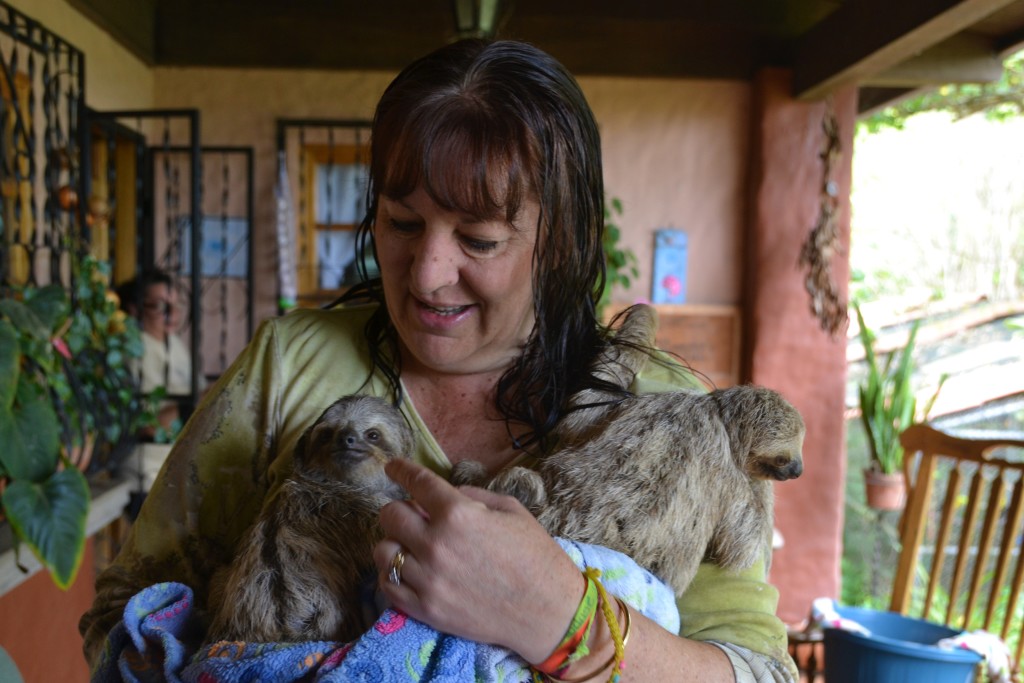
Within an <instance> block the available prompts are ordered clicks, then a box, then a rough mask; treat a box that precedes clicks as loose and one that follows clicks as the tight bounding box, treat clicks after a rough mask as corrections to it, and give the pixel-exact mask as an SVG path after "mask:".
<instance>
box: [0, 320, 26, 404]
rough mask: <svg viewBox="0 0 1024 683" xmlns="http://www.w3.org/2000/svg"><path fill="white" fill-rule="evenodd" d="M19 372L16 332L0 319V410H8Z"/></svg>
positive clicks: (12, 400) (12, 399) (19, 357)
mask: <svg viewBox="0 0 1024 683" xmlns="http://www.w3.org/2000/svg"><path fill="white" fill-rule="evenodd" d="M20 374H21V355H20V354H19V353H18V332H17V330H15V329H14V328H13V327H12V326H11V324H10V323H9V322H7V321H6V320H0V412H10V410H11V408H12V406H13V405H14V396H15V392H16V390H17V386H18V377H19V375H20Z"/></svg>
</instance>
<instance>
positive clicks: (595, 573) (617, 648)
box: [534, 568, 633, 683]
mask: <svg viewBox="0 0 1024 683" xmlns="http://www.w3.org/2000/svg"><path fill="white" fill-rule="evenodd" d="M586 574H587V576H588V577H590V578H591V579H592V580H593V581H594V584H595V586H596V587H597V591H598V595H599V597H600V598H601V612H602V613H603V614H604V618H605V621H606V622H607V623H608V631H609V633H610V634H611V637H612V643H613V645H614V652H613V653H612V656H611V657H610V658H609V659H608V661H606V662H605V663H604V664H602V665H601V667H600V668H599V669H595V670H594V671H592V672H590V673H588V674H587V675H585V676H580V677H579V678H557V677H556V676H554V675H552V674H546V677H547V680H548V681H556V682H557V683H579V682H580V681H585V680H587V679H589V678H591V677H593V675H594V674H596V673H597V672H598V671H603V670H604V669H607V668H608V667H609V666H610V667H612V671H611V674H610V675H609V677H608V683H619V679H620V678H622V669H623V667H624V666H625V656H626V643H628V642H629V633H630V630H631V627H632V626H633V619H632V617H631V615H630V613H629V607H628V606H627V605H626V603H624V602H623V601H622V600H621V599H620V598H619V597H618V596H616V597H615V602H617V603H618V605H619V608H620V609H621V610H622V612H623V614H624V618H625V626H624V627H623V628H622V630H621V631H620V630H619V621H618V619H616V618H615V613H614V612H613V611H612V607H611V605H610V604H609V599H608V593H607V592H606V591H605V589H604V586H603V585H602V584H601V582H600V581H599V580H598V577H600V576H601V572H600V570H598V569H593V568H588V569H587V572H586ZM534 681H535V682H536V681H538V679H537V677H536V676H535V677H534Z"/></svg>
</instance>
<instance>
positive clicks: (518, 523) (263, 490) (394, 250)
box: [81, 41, 793, 681]
mask: <svg viewBox="0 0 1024 683" xmlns="http://www.w3.org/2000/svg"><path fill="white" fill-rule="evenodd" d="M602 199H603V187H602V173H601V163H600V141H599V137H598V133H597V126H596V124H595V122H594V119H593V115H592V113H591V111H590V109H589V107H588V105H587V103H586V101H585V99H584V97H583V95H582V93H581V92H580V90H579V87H578V86H577V84H576V82H575V80H574V79H573V78H572V76H571V75H570V74H569V73H568V72H567V71H565V69H564V68H563V67H562V66H561V65H560V64H558V63H557V62H556V61H555V60H553V59H552V58H551V57H550V56H548V55H546V54H544V53H543V52H541V51H539V50H537V49H535V48H532V47H530V46H528V45H524V44H520V43H513V42H499V43H493V44H487V43H483V42H479V41H463V42H459V43H456V44H453V45H451V46H448V47H445V48H442V49H441V50H438V51H437V52H435V53H433V54H431V55H428V56H427V57H425V58H423V59H421V60H419V61H417V62H415V63H414V64H412V65H411V66H409V67H408V68H407V69H405V70H404V71H403V72H402V73H401V74H399V76H398V77H397V78H396V79H395V80H394V81H393V82H392V84H391V85H390V86H389V87H388V89H387V91H386V92H385V93H384V95H383V96H382V98H381V101H380V103H379V105H378V108H377V112H376V115H375V119H374V128H373V137H372V161H371V169H370V188H369V206H368V209H369V210H368V213H367V218H366V220H365V221H364V223H363V225H362V226H361V228H360V238H361V239H360V242H361V243H362V244H364V245H366V244H369V245H371V246H373V248H374V250H375V255H376V257H377V261H378V265H379V266H380V272H381V278H380V280H379V281H371V282H369V283H367V284H366V285H364V286H362V287H360V288H359V291H358V292H357V293H356V294H360V295H366V296H368V297H369V298H370V299H371V300H373V301H376V302H379V303H378V304H376V305H375V304H371V305H368V306H354V307H345V308H337V309H333V310H328V311H297V312H295V313H292V314H290V315H288V316H285V317H283V318H281V319H278V320H274V321H270V322H268V323H265V324H264V325H263V326H262V327H261V329H260V331H259V333H258V334H257V335H256V337H255V338H254V340H253V341H252V343H251V344H250V345H249V347H248V348H247V350H246V351H245V352H244V353H243V354H242V356H241V357H240V358H239V359H238V360H237V361H236V362H235V364H234V365H233V366H232V368H231V369H230V370H229V372H228V373H226V375H225V376H224V377H223V378H222V379H221V380H220V381H219V382H218V383H217V385H216V386H215V387H214V388H213V389H212V390H211V392H210V393H209V395H208V396H207V397H206V399H205V400H204V403H203V405H202V406H201V408H200V410H199V411H198V412H197V413H196V414H195V415H194V416H193V418H192V420H191V421H190V422H189V424H188V425H187V427H186V429H185V431H184V433H183V435H182V437H181V439H180V440H179V442H178V443H177V445H176V446H175V449H174V451H173V452H172V454H171V457H170V459H169V462H168V465H167V466H166V468H165V471H164V472H163V473H162V474H161V477H160V479H159V480H158V481H157V483H156V484H155V486H154V488H153V491H152V492H151V494H150V498H149V500H147V503H146V505H145V507H144V509H143V510H142V513H141V516H140V517H139V520H138V521H137V522H136V524H135V525H134V526H133V528H132V535H131V538H130V539H129V541H128V543H127V545H126V546H125V548H124V550H123V551H122V553H121V554H120V556H119V557H118V559H117V561H116V563H115V565H114V566H113V567H111V568H110V569H109V570H107V571H106V572H104V574H103V575H101V577H100V578H99V580H98V582H97V589H98V595H97V599H96V604H95V605H94V607H93V609H92V610H91V611H90V612H89V613H87V614H86V615H85V617H83V620H82V624H81V628H82V632H83V635H84V636H85V641H86V642H85V650H86V653H87V656H89V657H93V656H94V655H95V653H96V651H97V649H98V647H99V645H100V643H101V641H102V638H103V637H104V635H105V634H106V633H107V632H108V630H109V629H110V628H111V627H112V626H113V624H114V623H116V622H117V620H118V619H119V617H120V610H121V608H122V607H123V605H124V603H125V601H126V600H127V599H128V598H129V597H130V596H131V595H133V594H134V593H136V592H137V591H139V590H141V589H142V588H144V587H146V586H147V585H149V584H151V583H154V582H157V581H167V580H174V581H180V582H183V583H186V584H188V585H190V586H192V587H193V588H195V589H196V601H197V603H199V604H202V603H203V602H204V601H205V599H206V592H205V591H206V586H207V582H208V581H209V578H210V575H211V573H212V572H213V571H214V570H215V569H216V568H217V567H219V566H221V565H222V564H224V563H227V562H228V561H230V558H231V556H232V553H233V550H234V546H235V543H236V542H237V540H238V538H239V537H240V536H241V534H242V532H243V531H244V530H245V528H246V527H247V526H248V524H249V523H250V522H251V521H252V519H253V518H254V517H255V515H256V514H257V512H258V511H259V509H260V507H261V505H262V502H263V500H264V498H265V497H266V496H268V495H272V494H273V493H274V492H275V491H276V490H277V488H278V487H279V485H280V483H281V480H282V479H283V478H284V477H285V476H287V474H288V471H289V468H290V458H291V451H292V448H293V447H294V445H295V442H296V440H297V439H298V437H299V434H300V433H301V432H302V430H303V429H305V427H306V426H308V424H309V423H311V422H312V421H313V420H314V419H315V418H316V416H317V415H319V413H320V412H321V411H322V410H323V408H324V407H325V406H327V405H328V404H330V403H331V402H333V401H334V400H335V399H336V398H337V397H338V396H341V395H344V394H347V393H367V394H376V395H381V396H386V397H389V398H392V399H394V400H396V402H398V403H399V405H400V406H401V408H402V410H403V412H404V413H405V414H406V416H407V417H408V418H409V420H410V421H411V424H413V425H414V427H415V429H416V430H417V432H418V439H419V446H418V450H417V452H416V453H415V456H414V461H415V462H414V463H408V464H406V463H397V462H394V463H391V464H390V465H389V474H390V475H391V476H392V477H393V478H394V479H395V480H396V481H397V482H398V483H399V484H401V485H402V486H403V487H404V488H405V489H406V490H407V491H408V492H409V493H410V495H411V497H412V499H413V501H414V502H402V503H395V504H391V505H389V506H387V507H385V508H384V509H383V510H382V512H381V524H382V526H383V528H384V530H385V533H386V536H387V537H386V538H385V540H383V541H382V542H381V543H380V544H379V545H378V546H377V547H376V548H375V550H374V560H375V562H376V565H377V567H378V569H379V570H380V585H381V588H382V590H383V591H384V593H385V595H386V597H387V598H388V599H389V600H390V601H391V603H392V604H393V605H395V606H396V607H398V608H399V609H401V610H403V611H405V612H406V613H408V614H409V615H411V616H413V617H415V618H417V619H419V620H420V621H423V622H425V623H426V624H429V625H430V626H432V627H434V628H436V629H438V630H440V631H444V632H447V633H452V634H454V635H458V636H463V637H465V638H468V639H470V640H475V641H480V642H488V643H495V644H498V645H502V646H505V647H507V648H510V649H511V650H513V651H514V652H516V653H518V654H519V655H521V656H522V657H523V658H524V659H526V660H527V661H529V662H532V663H541V662H544V661H545V660H547V659H549V655H551V654H552V651H553V650H555V648H556V645H558V644H559V643H560V642H561V641H563V640H564V638H563V636H565V635H566V630H567V628H566V627H567V625H568V624H569V623H570V621H571V620H572V619H573V617H574V614H575V613H576V612H577V607H578V606H579V605H580V602H581V594H582V593H583V586H584V582H583V580H582V579H581V575H580V572H579V570H578V569H577V568H576V566H575V565H574V564H573V562H572V561H571V560H569V558H568V556H567V555H566V553H565V552H563V551H562V549H561V548H560V547H559V546H558V545H557V544H556V543H555V542H554V541H553V540H552V539H551V538H549V537H548V536H547V534H546V533H545V532H544V530H543V529H542V528H541V527H540V526H539V525H538V524H537V522H536V521H535V520H534V519H533V518H532V517H531V516H530V515H529V513H527V512H526V510H525V509H524V508H522V506H520V505H519V504H518V503H517V502H515V501H513V500H512V499H510V498H505V497H501V496H497V495H494V494H490V493H488V492H486V491H483V490H480V489H475V488H468V487H467V488H462V489H456V488H453V487H452V486H450V485H449V484H448V483H447V482H446V481H445V479H443V478H442V477H441V476H438V474H442V475H443V474H446V473H447V472H448V471H450V469H451V467H452V465H453V464H455V463H457V462H459V461H461V460H463V459H467V458H469V459H474V460H477V461H479V462H481V463H483V464H484V466H485V467H486V468H487V469H488V470H489V471H490V472H497V471H498V470H500V469H501V468H503V467H505V466H508V465H510V464H513V463H518V462H522V461H523V460H524V459H526V458H528V457H543V454H544V452H545V451H546V450H547V449H549V448H550V447H551V446H552V444H550V443H549V441H550V438H549V437H550V433H551V430H552V426H553V425H554V424H555V423H556V422H557V420H558V418H559V416H560V415H561V414H562V411H563V410H564V408H565V405H566V401H567V399H568V398H569V397H570V396H571V395H572V394H573V393H575V392H576V391H579V390H580V389H582V388H585V387H588V386H598V385H600V382H599V381H598V380H597V379H595V378H593V377H592V376H591V375H590V373H589V372H588V370H587V368H588V367H589V364H590V363H591V362H592V360H593V359H594V358H595V356H596V355H597V354H598V353H599V352H600V351H601V350H602V349H604V348H606V347H607V345H608V344H609V343H614V340H610V339H609V338H608V335H607V334H606V333H605V332H604V331H603V328H601V327H600V326H599V325H598V322H597V320H596V314H595V306H594V302H595V299H596V293H597V292H598V291H599V290H600V287H601V286H602V285H603V280H604V266H603V263H604V262H603V255H602V251H601V232H602V225H603V202H602ZM350 298H355V294H353V296H352V297H350ZM648 367H649V368H651V369H649V370H646V371H645V372H644V373H642V375H641V377H639V378H638V379H637V381H636V382H635V383H634V385H633V387H631V389H632V390H633V391H639V392H643V391H652V390H666V389H670V388H679V387H680V386H697V383H696V380H694V379H693V378H692V377H690V376H689V375H687V374H686V373H684V372H682V371H680V370H678V369H668V368H666V367H664V365H662V364H655V363H650V364H648ZM764 573H765V568H764V567H761V566H756V567H754V568H752V569H751V570H749V571H747V572H745V573H743V574H740V575H726V574H725V573H723V572H721V571H719V570H717V569H716V568H715V567H713V566H711V565H707V566H704V567H702V569H701V571H700V572H699V573H698V576H697V578H696V579H695V580H694V582H693V584H692V585H691V587H690V588H689V589H688V590H687V592H686V594H685V595H684V596H683V598H682V599H681V600H680V605H679V606H680V611H681V618H682V624H683V626H682V633H683V636H682V637H680V636H676V635H674V634H670V633H668V632H667V631H665V630H664V629H662V628H661V627H659V626H657V625H655V624H654V623H653V622H649V621H647V620H646V619H644V618H643V617H641V615H639V614H637V613H635V612H632V613H630V614H629V622H630V623H631V624H632V626H631V635H630V639H629V640H628V649H627V651H626V653H625V656H626V661H627V662H628V666H627V667H626V668H625V670H624V672H622V680H625V681H629V680H633V681H698V680H699V681H733V680H740V681H753V680H768V681H770V680H780V681H785V680H792V676H793V673H792V672H791V668H792V662H791V661H790V660H788V657H787V655H786V651H785V645H786V635H785V629H784V627H783V625H782V624H781V622H779V621H778V619H777V618H776V617H775V616H774V609H775V603H776V599H777V593H776V592H775V591H774V589H773V588H771V587H770V586H768V585H767V584H766V583H764ZM609 603H611V604H615V603H614V602H613V601H610V600H609ZM626 617H627V615H626V614H624V613H623V612H622V610H621V609H618V610H616V611H615V612H613V613H612V614H611V615H604V616H602V615H598V616H596V617H595V618H594V621H593V625H592V627H591V629H590V631H589V641H588V645H589V651H590V654H589V655H586V656H579V657H578V658H574V659H573V661H572V663H571V664H570V665H569V666H568V667H563V668H561V669H560V670H559V672H558V676H559V677H561V678H564V679H566V680H607V679H608V678H609V676H610V668H611V667H610V666H608V665H606V663H607V664H609V665H610V663H611V658H610V654H611V653H612V648H613V645H614V643H613V641H616V640H617V641H618V642H619V643H620V644H621V640H622V633H621V629H622V625H623V624H625V623H626V622H627V619H626ZM612 620H613V621H615V624H614V625H613V624H612V623H611V621H612ZM613 626H615V627H617V628H618V629H619V634H618V637H617V638H616V637H613V636H612V635H611V629H612V627H613ZM703 641H716V642H718V643H719V644H718V645H715V644H710V643H708V642H703ZM577 654H581V653H577ZM560 664H564V662H561V663H560ZM734 669H735V671H734ZM750 670H753V671H755V672H757V673H756V674H751V673H749V671H750ZM743 671H746V672H747V673H740V672H743Z"/></svg>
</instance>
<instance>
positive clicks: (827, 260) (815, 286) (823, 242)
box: [800, 99, 848, 336]
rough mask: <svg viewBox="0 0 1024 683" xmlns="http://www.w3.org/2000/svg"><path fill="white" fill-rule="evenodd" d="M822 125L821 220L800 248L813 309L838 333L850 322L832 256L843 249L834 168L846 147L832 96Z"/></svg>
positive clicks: (826, 327) (824, 325)
mask: <svg viewBox="0 0 1024 683" xmlns="http://www.w3.org/2000/svg"><path fill="white" fill-rule="evenodd" d="M821 127H822V130H823V131H824V133H825V145H824V147H823V148H822V151H821V154H820V156H821V160H822V163H823V165H824V170H823V172H822V183H821V208H820V210H819V212H818V220H817V222H816V223H815V225H814V227H813V228H811V233H810V235H808V236H807V241H805V242H804V244H803V247H801V249H800V267H801V268H806V269H807V277H806V278H805V279H804V287H805V288H806V289H807V293H808V294H809V295H810V297H811V312H812V313H813V314H814V317H815V318H817V319H818V321H819V322H820V324H821V329H823V330H825V331H826V332H828V333H829V334H830V335H833V336H834V335H836V334H837V333H838V332H839V331H840V330H842V329H843V328H844V327H845V326H846V322H847V319H848V315H847V311H846V302H845V301H843V300H842V298H841V297H840V295H839V287H838V286H837V285H836V281H835V277H834V276H833V274H832V258H833V257H834V256H835V255H836V253H838V252H839V249H840V243H839V228H838V225H837V223H838V221H837V214H838V211H839V186H838V184H837V183H836V182H835V180H833V178H832V171H833V169H834V168H835V165H836V162H837V161H839V159H840V158H841V157H842V148H841V146H840V144H839V123H838V121H837V120H836V115H835V111H834V110H833V108H832V100H831V99H828V100H827V101H826V103H825V113H824V116H823V117H822V122H821Z"/></svg>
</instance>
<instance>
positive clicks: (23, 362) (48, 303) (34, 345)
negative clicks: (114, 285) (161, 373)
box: [0, 256, 155, 588]
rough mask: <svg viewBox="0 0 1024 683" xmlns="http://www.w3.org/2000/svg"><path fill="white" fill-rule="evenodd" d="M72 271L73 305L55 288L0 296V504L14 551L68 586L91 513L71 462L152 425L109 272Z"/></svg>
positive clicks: (137, 343) (85, 261) (135, 346)
mask: <svg viewBox="0 0 1024 683" xmlns="http://www.w3.org/2000/svg"><path fill="white" fill-rule="evenodd" d="M74 268H75V282H76V290H75V294H76V297H75V299H74V304H72V298H71V297H70V295H69V293H68V292H67V291H66V290H64V289H63V288H62V287H60V286H58V285H47V286H43V287H35V286H24V287H10V288H7V289H5V291H4V292H3V298H0V444H3V447H2V448H0V482H3V484H4V487H3V493H2V495H0V502H2V507H3V512H4V514H5V515H6V520H7V522H9V524H10V526H11V529H12V531H13V533H14V539H15V546H16V547H18V546H19V544H21V543H24V544H25V545H27V546H28V547H29V549H30V550H31V552H32V553H33V554H34V555H35V556H36V557H37V559H38V560H39V561H40V563H41V564H42V565H43V566H44V567H46V568H47V569H48V570H49V572H50V575H51V576H52V578H53V580H54V583H56V584H57V585H58V586H59V587H61V588H67V587H68V586H70V585H71V583H72V582H73V581H74V578H75V576H76V575H77V572H78V568H79V566H80V564H81V561H82V555H83V550H84V546H85V522H86V517H87V515H88V510H89V487H88V483H87V481H86V477H85V475H84V474H83V472H82V471H81V469H79V467H77V466H76V463H75V462H74V461H73V460H72V458H71V457H69V455H70V454H71V453H73V452H75V451H76V450H79V449H81V448H84V447H86V446H88V445H91V444H96V447H97V448H99V447H101V446H102V445H103V444H106V445H109V444H113V443H116V442H118V441H120V440H121V439H122V438H123V437H124V436H125V435H127V434H131V433H133V432H134V431H135V430H137V429H138V428H139V427H141V426H142V425H145V424H149V423H152V422H154V421H155V420H154V418H153V413H152V410H149V409H147V403H146V400H145V398H144V397H140V396H138V394H137V392H136V391H135V389H134V384H133V382H132V378H131V376H130V374H128V370H127V367H126V361H127V360H128V358H129V357H131V356H134V357H139V356H141V354H142V342H141V337H140V334H139V330H138V327H137V326H136V324H135V322H134V321H133V320H131V319H127V318H126V317H125V316H124V314H123V313H120V312H119V311H118V310H117V309H118V306H117V300H116V297H112V296H111V295H109V294H108V291H107V286H108V280H107V272H108V271H107V267H106V265H105V264H102V263H100V262H97V261H96V260H95V259H92V257H88V256H86V257H83V258H81V259H80V260H76V263H75V265H74ZM119 313H120V314H119Z"/></svg>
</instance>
